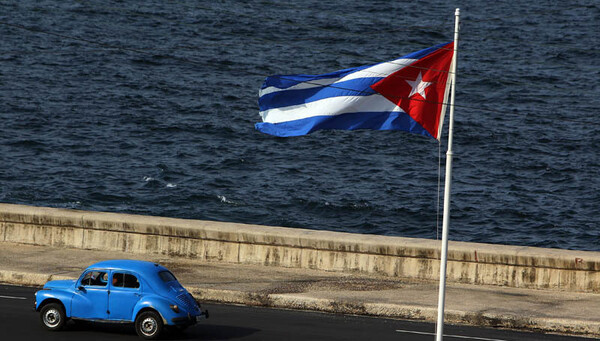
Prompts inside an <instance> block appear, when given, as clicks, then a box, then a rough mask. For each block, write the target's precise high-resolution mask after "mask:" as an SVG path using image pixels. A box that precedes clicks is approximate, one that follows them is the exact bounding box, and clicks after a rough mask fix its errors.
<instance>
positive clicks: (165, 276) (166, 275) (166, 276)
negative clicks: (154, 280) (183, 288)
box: [158, 271, 177, 283]
mask: <svg viewBox="0 0 600 341" xmlns="http://www.w3.org/2000/svg"><path fill="white" fill-rule="evenodd" d="M158 276H160V279H162V281H163V282H165V283H167V282H172V281H176V280H177V278H175V276H173V274H172V273H171V272H169V271H161V272H159V273H158Z"/></svg>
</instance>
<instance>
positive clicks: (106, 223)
mask: <svg viewBox="0 0 600 341" xmlns="http://www.w3.org/2000/svg"><path fill="white" fill-rule="evenodd" d="M0 238H1V239H0V240H1V241H4V242H12V243H22V244H32V245H47V246H55V247H65V248H77V249H90V250H108V251H125V252H128V253H133V254H155V255H156V254H160V255H168V256H171V257H182V258H191V259H196V260H201V261H208V262H224V263H237V264H259V265H265V266H281V267H295V268H308V269H318V270H326V271H340V272H359V273H366V274H369V273H376V274H379V275H386V276H394V277H403V278H410V279H424V280H432V279H437V277H438V276H439V258H440V255H439V249H440V242H439V241H435V240H428V239H417V238H400V237H386V236H375V235H361V234H351V233H340V232H329V231H315V230H306V229H295V228H282V227H269V226H258V225H247V224H236V223H224V222H212V221H201V220H185V219H173V218H162V217H151V216H138V215H128V214H115V213H102V212H88V211H76V210H66V209H55V208H45V207H32V206H22V205H10V204H0ZM599 269H600V252H586V251H568V250H558V249H543V248H534V247H518V246H505V245H492V244H481V243H465V242H450V244H449V253H448V281H452V282H457V283H467V284H485V285H499V286H508V287H517V288H536V289H557V290H565V291H575V292H596V293H597V292H600V272H599V271H598V270H599Z"/></svg>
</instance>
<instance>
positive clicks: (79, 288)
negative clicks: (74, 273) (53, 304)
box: [77, 285, 85, 291]
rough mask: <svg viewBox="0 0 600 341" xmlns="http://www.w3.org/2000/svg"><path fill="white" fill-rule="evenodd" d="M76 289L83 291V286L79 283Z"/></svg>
mask: <svg viewBox="0 0 600 341" xmlns="http://www.w3.org/2000/svg"><path fill="white" fill-rule="evenodd" d="M77 290H79V291H85V288H84V287H83V285H80V286H79V287H77Z"/></svg>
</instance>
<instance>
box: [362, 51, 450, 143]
mask: <svg viewBox="0 0 600 341" xmlns="http://www.w3.org/2000/svg"><path fill="white" fill-rule="evenodd" d="M453 53H454V43H449V44H447V45H444V46H442V47H440V48H439V49H438V50H436V51H434V52H432V53H430V54H428V55H427V56H425V57H423V58H421V59H419V60H417V61H416V62H414V63H412V64H410V65H408V66H406V67H404V68H402V69H400V70H398V71H396V72H394V73H392V74H391V75H389V76H387V77H386V78H384V79H382V80H380V81H379V82H377V83H375V84H373V85H371V88H372V89H373V90H375V91H377V92H378V93H380V94H381V95H382V96H384V97H385V98H387V99H388V100H390V101H391V102H393V103H395V104H396V105H398V106H399V107H400V108H402V110H404V112H406V113H407V114H408V115H410V117H412V118H413V119H414V120H415V121H416V122H417V123H419V124H420V125H421V126H422V127H423V128H424V129H425V130H427V132H428V133H429V134H431V136H433V137H434V138H436V139H439V136H438V135H439V126H440V123H441V122H440V117H441V113H442V109H443V108H445V106H444V101H445V99H446V95H447V93H448V92H447V91H446V86H448V87H449V83H447V81H448V75H449V71H450V64H451V62H452V55H453Z"/></svg>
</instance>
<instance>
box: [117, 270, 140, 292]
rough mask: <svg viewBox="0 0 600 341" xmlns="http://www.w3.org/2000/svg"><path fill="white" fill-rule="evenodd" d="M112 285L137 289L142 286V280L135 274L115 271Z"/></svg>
mask: <svg viewBox="0 0 600 341" xmlns="http://www.w3.org/2000/svg"><path fill="white" fill-rule="evenodd" d="M112 285H113V287H119V288H132V289H137V288H139V287H140V282H139V281H138V279H137V277H135V276H134V275H131V274H124V273H120V272H115V273H113V279H112Z"/></svg>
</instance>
